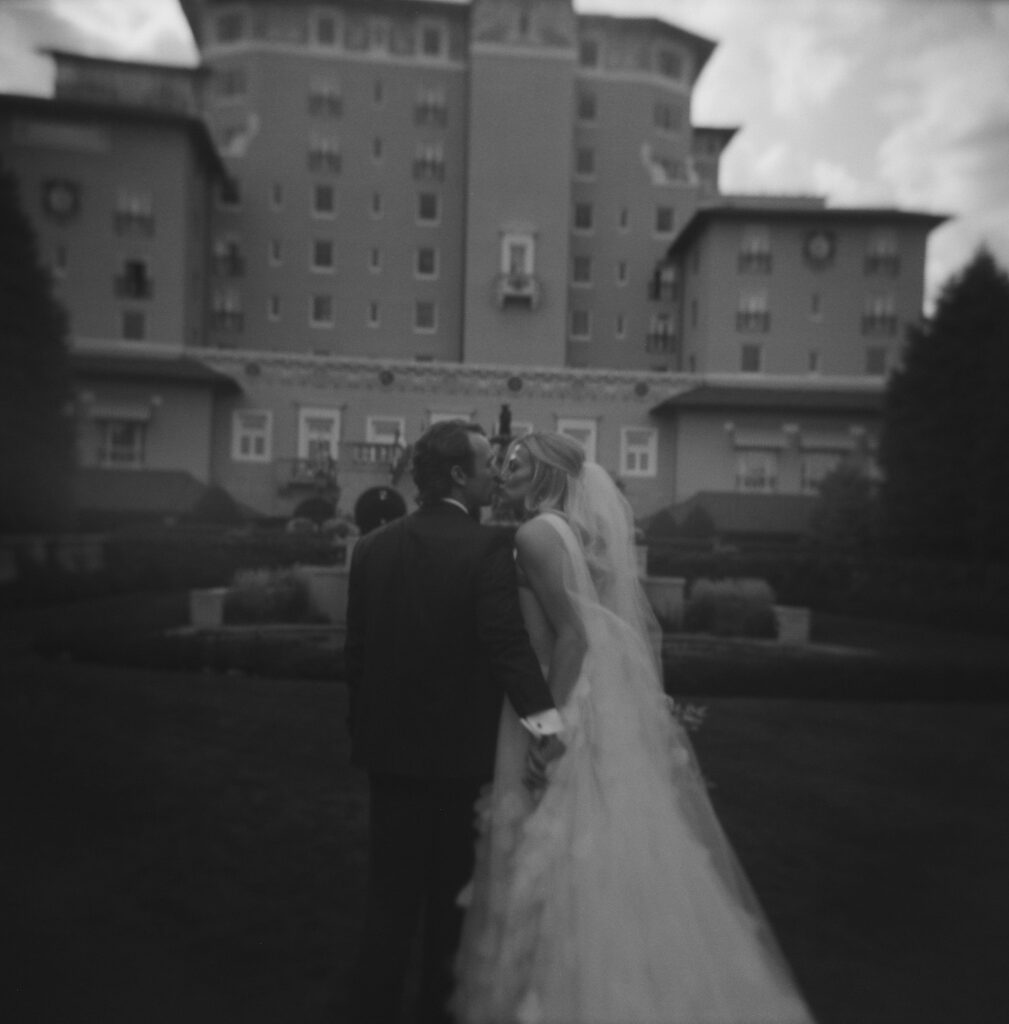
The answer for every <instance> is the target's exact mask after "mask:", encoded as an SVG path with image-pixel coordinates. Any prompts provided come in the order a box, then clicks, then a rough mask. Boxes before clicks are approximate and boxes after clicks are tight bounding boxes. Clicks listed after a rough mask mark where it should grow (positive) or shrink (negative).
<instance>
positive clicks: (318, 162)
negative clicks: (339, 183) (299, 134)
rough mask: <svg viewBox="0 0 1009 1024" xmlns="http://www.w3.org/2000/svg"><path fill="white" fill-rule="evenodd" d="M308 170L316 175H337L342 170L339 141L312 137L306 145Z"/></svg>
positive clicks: (316, 136)
mask: <svg viewBox="0 0 1009 1024" xmlns="http://www.w3.org/2000/svg"><path fill="white" fill-rule="evenodd" d="M308 169H309V170H310V171H314V172H315V173H317V174H320V173H321V174H339V173H340V171H342V170H343V156H342V155H341V153H340V140H339V139H332V138H322V137H320V136H318V135H315V136H313V137H312V139H311V140H310V141H309V143H308Z"/></svg>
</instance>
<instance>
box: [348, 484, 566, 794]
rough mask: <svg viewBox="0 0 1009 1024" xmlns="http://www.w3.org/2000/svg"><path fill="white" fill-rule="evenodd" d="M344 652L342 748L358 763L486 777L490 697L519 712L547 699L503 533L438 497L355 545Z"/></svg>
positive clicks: (495, 712) (491, 734) (493, 708)
mask: <svg viewBox="0 0 1009 1024" xmlns="http://www.w3.org/2000/svg"><path fill="white" fill-rule="evenodd" d="M345 650H346V672H347V682H348V684H349V686H350V728H351V736H352V751H353V754H352V756H353V759H354V762H355V763H356V764H358V765H360V766H361V767H363V768H367V769H368V770H369V771H377V772H387V773H393V774H398V775H407V776H413V777H417V778H483V779H489V778H490V777H491V775H492V773H493V767H494V752H495V747H496V743H497V730H498V722H499V719H500V714H501V703H502V698H503V697H504V696H505V695H507V697H508V699H509V700H510V701H511V702H512V705H513V706H514V708H515V710H516V711H517V712H518V714H519V716H520V717H526V716H529V715H533V714H536V713H537V712H540V711H545V710H547V709H548V708H551V707H553V706H554V704H553V701H552V700H551V697H550V691H549V690H548V688H547V685H546V682H545V681H544V678H543V674H542V672H541V671H540V667H539V663H538V661H537V659H536V655H535V654H534V653H533V650H532V647H531V646H530V643H529V639H528V636H527V634H526V630H525V626H524V624H523V621H522V615H521V611H520V609H519V603H518V588H517V585H516V580H515V563H514V558H513V555H512V537H511V534H510V533H509V531H507V530H502V529H496V528H493V527H486V526H481V525H480V524H478V523H477V522H475V521H474V520H473V519H471V518H470V517H469V516H468V515H466V514H465V513H464V512H463V511H462V510H461V509H459V508H457V507H455V506H453V505H449V504H447V503H445V502H439V503H437V504H436V505H433V506H430V507H426V508H420V509H418V510H417V511H416V512H414V513H412V514H411V515H408V516H405V517H403V518H401V519H397V520H395V521H394V522H391V523H388V524H387V525H385V526H383V527H381V528H380V529H378V530H376V531H375V532H374V533H371V534H368V535H367V536H365V537H362V538H361V539H360V540H359V541H358V542H357V544H356V545H355V548H354V555H353V558H352V561H351V568H350V581H349V593H348V604H347V639H346V648H345Z"/></svg>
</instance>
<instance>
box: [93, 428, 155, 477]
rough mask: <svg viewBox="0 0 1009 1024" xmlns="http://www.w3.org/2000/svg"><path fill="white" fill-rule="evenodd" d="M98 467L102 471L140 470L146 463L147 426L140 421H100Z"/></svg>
mask: <svg viewBox="0 0 1009 1024" xmlns="http://www.w3.org/2000/svg"><path fill="white" fill-rule="evenodd" d="M96 426H97V427H98V465H99V466H101V467H102V468H103V469H140V468H142V467H143V465H144V463H145V461H146V448H147V424H146V423H145V422H144V421H143V420H140V419H113V418H111V417H110V418H108V419H100V420H97V421H96Z"/></svg>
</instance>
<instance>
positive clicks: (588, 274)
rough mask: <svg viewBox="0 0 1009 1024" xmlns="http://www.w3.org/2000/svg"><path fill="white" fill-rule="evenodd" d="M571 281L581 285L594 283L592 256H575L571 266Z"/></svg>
mask: <svg viewBox="0 0 1009 1024" xmlns="http://www.w3.org/2000/svg"><path fill="white" fill-rule="evenodd" d="M571 283H572V284H580V285H590V284H592V257H591V256H575V258H574V260H573V261H572V267H571Z"/></svg>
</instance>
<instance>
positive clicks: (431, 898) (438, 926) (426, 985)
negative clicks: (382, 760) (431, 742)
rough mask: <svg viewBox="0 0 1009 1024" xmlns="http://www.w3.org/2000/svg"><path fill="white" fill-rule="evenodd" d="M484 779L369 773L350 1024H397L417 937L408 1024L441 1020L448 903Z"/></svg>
mask: <svg viewBox="0 0 1009 1024" xmlns="http://www.w3.org/2000/svg"><path fill="white" fill-rule="evenodd" d="M482 782H483V780H480V779H462V780H458V779H449V780H441V779H439V780H432V779H413V778H405V777H402V776H394V775H384V774H378V773H372V774H371V776H370V807H369V810H370V819H371V820H370V838H369V849H368V868H369V877H368V894H367V903H366V911H365V922H364V933H363V935H362V940H361V947H360V952H359V956H358V962H357V966H356V969H355V972H354V977H353V980H352V983H351V1010H352V1013H353V1015H354V1017H353V1019H354V1021H355V1024H398V1022H399V1021H400V1020H401V1019H404V1018H402V1017H401V1007H402V1002H403V997H404V988H405V983H406V978H407V972H408V970H409V967H410V954H411V951H412V949H413V947H414V942H415V940H416V938H417V936H418V931H419V934H420V939H421V949H422V960H421V981H420V996H419V1005H418V1006H417V1007H411V1008H410V1009H409V1011H408V1013H407V1015H406V1017H405V1019H406V1020H407V1021H410V1022H411V1024H413V1022H416V1024H450V1022H451V1020H452V1018H451V1016H450V1014H449V1012H448V1010H447V1008H446V1003H447V1001H448V998H449V996H450V995H451V993H452V986H453V975H452V966H453V959H454V956H455V952H456V949H457V947H458V945H459V936H460V931H461V929H462V920H463V911H462V909H461V908H460V907H458V906H457V905H456V898H457V897H458V895H459V892H460V891H461V890H462V888H463V886H465V885H466V883H467V882H468V881H469V879H470V877H471V875H472V873H473V857H474V847H475V842H476V829H475V824H474V809H473V805H474V803H475V802H476V799H477V796H478V794H479V791H480V786H481V784H482Z"/></svg>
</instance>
